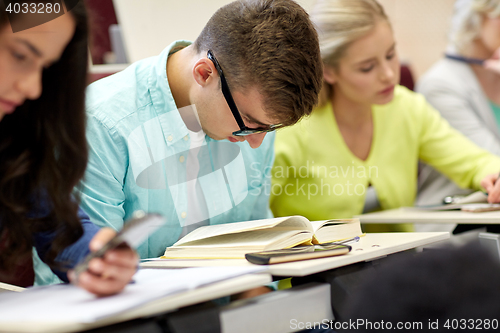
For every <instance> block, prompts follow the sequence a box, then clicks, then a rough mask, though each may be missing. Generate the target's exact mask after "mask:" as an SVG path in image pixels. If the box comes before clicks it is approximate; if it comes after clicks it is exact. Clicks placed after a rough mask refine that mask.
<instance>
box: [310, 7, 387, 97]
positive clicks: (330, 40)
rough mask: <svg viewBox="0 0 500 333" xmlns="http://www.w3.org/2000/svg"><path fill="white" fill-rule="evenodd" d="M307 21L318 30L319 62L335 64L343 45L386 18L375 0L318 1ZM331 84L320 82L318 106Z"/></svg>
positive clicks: (347, 45)
mask: <svg viewBox="0 0 500 333" xmlns="http://www.w3.org/2000/svg"><path fill="white" fill-rule="evenodd" d="M310 15H311V20H312V21H313V23H314V24H315V26H316V29H317V30H318V36H319V45H320V52H321V59H322V60H323V64H325V65H328V66H332V67H334V68H336V67H337V65H338V62H339V60H340V59H341V58H342V57H343V55H344V53H345V51H346V50H347V48H348V47H349V46H350V45H351V44H352V43H353V42H354V41H356V40H357V39H359V38H361V37H363V36H365V35H366V34H367V33H368V32H370V31H371V30H372V29H373V28H374V27H375V25H376V24H377V22H379V21H380V20H386V21H387V22H388V21H389V19H388V18H387V15H386V14H385V12H384V9H383V8H382V6H381V5H380V4H379V3H378V2H377V1H375V0H318V1H316V3H315V5H314V6H313V8H312V10H311V12H310ZM331 91H332V87H331V85H330V84H328V83H327V82H325V81H323V88H322V89H321V93H320V100H319V105H320V106H321V105H324V104H325V103H326V102H327V101H328V100H329V99H330V97H331Z"/></svg>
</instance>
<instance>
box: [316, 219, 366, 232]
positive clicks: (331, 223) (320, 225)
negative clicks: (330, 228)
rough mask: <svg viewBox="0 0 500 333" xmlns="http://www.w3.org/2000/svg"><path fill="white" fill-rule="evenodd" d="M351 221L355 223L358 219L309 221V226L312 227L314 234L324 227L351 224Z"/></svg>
mask: <svg viewBox="0 0 500 333" xmlns="http://www.w3.org/2000/svg"><path fill="white" fill-rule="evenodd" d="M353 221H355V222H357V221H359V220H358V219H346V220H340V219H339V220H324V221H311V225H312V227H313V230H314V232H315V233H316V231H318V229H319V228H321V227H322V226H324V225H327V224H328V225H336V224H345V223H352V222H353Z"/></svg>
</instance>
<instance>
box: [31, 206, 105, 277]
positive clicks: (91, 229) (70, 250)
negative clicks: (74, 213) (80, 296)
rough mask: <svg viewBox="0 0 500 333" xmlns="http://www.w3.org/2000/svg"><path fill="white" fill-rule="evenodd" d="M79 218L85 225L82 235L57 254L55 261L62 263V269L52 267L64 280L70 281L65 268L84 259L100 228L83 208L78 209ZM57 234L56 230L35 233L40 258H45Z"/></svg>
mask: <svg viewBox="0 0 500 333" xmlns="http://www.w3.org/2000/svg"><path fill="white" fill-rule="evenodd" d="M78 218H79V219H80V222H81V224H82V227H83V235H82V237H80V238H79V239H78V240H77V241H76V242H75V243H73V244H72V245H70V246H68V247H67V248H66V249H64V250H63V251H62V252H61V253H59V254H58V255H57V257H56V260H55V262H56V264H58V265H60V267H61V268H62V269H61V270H58V269H55V268H52V271H53V272H54V274H56V275H57V276H58V277H59V278H60V279H61V280H63V281H64V282H69V281H68V276H67V274H66V271H65V268H66V269H71V268H73V267H75V266H76V264H78V263H79V262H80V261H82V260H83V258H85V256H87V254H89V253H90V249H89V242H90V240H91V239H92V238H93V237H94V235H95V234H96V233H97V232H98V231H99V228H98V227H97V226H96V225H94V224H93V223H92V222H91V221H90V219H89V217H88V215H87V214H85V212H84V211H83V210H82V209H81V208H80V209H79V210H78ZM55 235H56V234H55V232H50V233H38V234H35V237H34V243H35V248H36V250H37V252H38V254H39V256H40V258H42V259H43V258H45V254H46V253H47V251H48V250H49V249H50V245H51V243H52V241H53V240H54V238H55Z"/></svg>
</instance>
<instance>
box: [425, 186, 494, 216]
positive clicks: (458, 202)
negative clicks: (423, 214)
mask: <svg viewBox="0 0 500 333" xmlns="http://www.w3.org/2000/svg"><path fill="white" fill-rule="evenodd" d="M417 208H419V209H423V210H463V211H466V212H487V211H492V210H500V204H490V203H488V195H487V194H486V193H484V192H481V191H477V192H474V193H471V194H469V195H467V196H464V197H461V198H454V200H453V202H452V203H449V204H444V205H431V206H419V207H417Z"/></svg>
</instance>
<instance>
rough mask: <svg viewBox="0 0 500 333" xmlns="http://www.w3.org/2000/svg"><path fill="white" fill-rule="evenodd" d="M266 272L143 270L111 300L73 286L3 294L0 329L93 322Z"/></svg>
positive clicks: (244, 269)
mask: <svg viewBox="0 0 500 333" xmlns="http://www.w3.org/2000/svg"><path fill="white" fill-rule="evenodd" d="M265 269H266V268H265V267H257V266H251V267H199V268H186V269H140V270H139V271H138V272H137V273H136V274H135V276H134V283H130V284H128V285H127V286H126V287H125V290H123V292H121V293H118V294H116V295H112V296H108V297H97V296H95V295H93V294H91V293H89V292H87V291H85V290H83V289H81V288H79V287H76V286H74V285H71V284H60V285H51V286H40V287H33V288H28V289H26V290H25V291H23V292H20V293H1V294H0V327H1V326H2V323H4V322H7V323H10V322H13V321H23V322H26V321H33V322H73V323H74V322H82V323H84V322H93V321H96V320H98V319H101V318H104V317H108V316H113V315H115V314H117V313H120V312H122V311H125V310H128V309H132V308H135V307H138V306H141V305H142V304H145V303H148V302H150V301H153V300H155V299H158V298H161V297H164V296H167V295H172V294H176V293H179V292H182V291H187V290H192V289H195V288H198V287H200V286H204V285H208V284H211V283H215V282H218V281H224V280H227V279H230V278H233V277H237V276H241V275H245V274H253V273H258V272H262V271H263V270H265ZM35 330H36V327H35ZM35 330H34V331H35Z"/></svg>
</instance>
